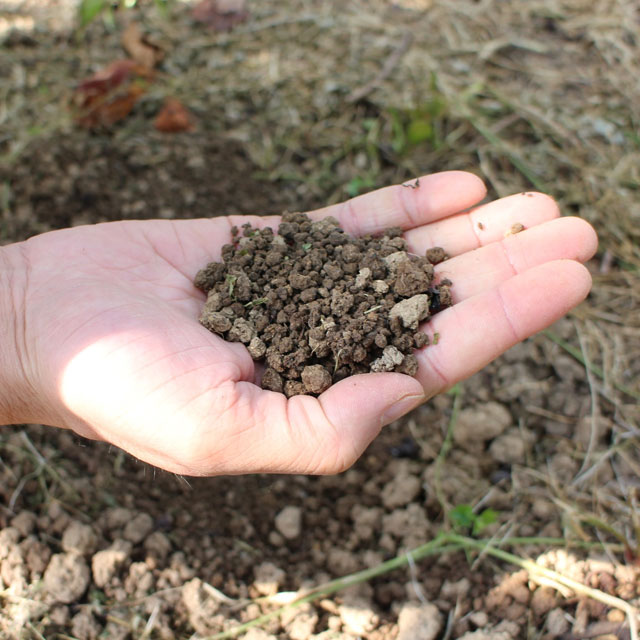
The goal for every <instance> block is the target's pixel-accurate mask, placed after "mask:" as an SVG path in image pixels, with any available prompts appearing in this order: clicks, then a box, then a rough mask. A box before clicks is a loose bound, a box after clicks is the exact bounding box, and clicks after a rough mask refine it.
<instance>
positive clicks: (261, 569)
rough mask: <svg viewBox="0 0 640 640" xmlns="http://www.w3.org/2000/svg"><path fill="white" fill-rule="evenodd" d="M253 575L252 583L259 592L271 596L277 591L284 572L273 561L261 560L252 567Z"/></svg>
mask: <svg viewBox="0 0 640 640" xmlns="http://www.w3.org/2000/svg"><path fill="white" fill-rule="evenodd" d="M254 575H255V580H254V581H253V584H254V586H255V588H256V589H257V590H258V591H259V593H260V594H262V595H263V596H272V595H274V594H276V593H278V587H279V586H280V583H281V582H282V580H283V579H284V577H285V575H286V573H285V572H284V571H283V570H282V569H280V567H277V566H276V565H275V564H273V562H263V563H262V564H259V565H258V566H257V567H256V568H255V569H254Z"/></svg>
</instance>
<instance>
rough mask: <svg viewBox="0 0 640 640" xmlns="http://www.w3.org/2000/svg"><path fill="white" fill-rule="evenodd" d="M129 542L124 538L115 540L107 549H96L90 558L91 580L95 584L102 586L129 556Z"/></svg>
mask: <svg viewBox="0 0 640 640" xmlns="http://www.w3.org/2000/svg"><path fill="white" fill-rule="evenodd" d="M130 553H131V543H130V542H127V541H126V540H116V541H115V542H114V543H113V544H112V545H111V547H110V548H109V549H104V550H103V551H98V553H96V554H94V556H93V558H91V569H92V571H93V581H94V582H95V583H96V586H98V587H100V588H102V587H104V586H105V585H106V584H107V583H109V581H110V580H111V578H113V576H115V574H116V572H117V571H118V569H119V568H120V566H122V565H123V564H124V563H125V562H126V560H127V559H128V558H129V554H130Z"/></svg>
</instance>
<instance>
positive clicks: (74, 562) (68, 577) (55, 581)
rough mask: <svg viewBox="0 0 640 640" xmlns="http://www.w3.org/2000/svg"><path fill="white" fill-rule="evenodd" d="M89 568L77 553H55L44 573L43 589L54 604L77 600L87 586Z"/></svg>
mask: <svg viewBox="0 0 640 640" xmlns="http://www.w3.org/2000/svg"><path fill="white" fill-rule="evenodd" d="M89 580H90V574H89V567H88V566H87V563H86V562H85V560H84V558H83V557H82V556H80V555H78V554H77V553H57V554H55V555H54V556H52V557H51V560H50V562H49V566H48V567H47V569H46V571H45V572H44V578H43V587H44V589H45V591H46V592H47V593H48V594H49V596H50V599H51V600H52V601H54V602H62V603H63V604H70V603H72V602H75V601H76V600H79V599H80V598H81V596H82V595H83V594H84V592H85V591H86V590H87V587H88V586H89Z"/></svg>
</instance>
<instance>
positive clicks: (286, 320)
mask: <svg viewBox="0 0 640 640" xmlns="http://www.w3.org/2000/svg"><path fill="white" fill-rule="evenodd" d="M232 235H233V240H232V242H231V243H230V244H227V245H225V246H224V247H223V249H222V259H223V261H222V262H211V263H210V264H208V265H207V266H206V267H205V268H204V269H202V270H201V271H199V272H198V274H197V276H196V279H195V284H196V286H197V287H198V288H200V289H202V290H203V291H204V292H206V293H207V301H206V303H205V305H204V308H203V310H202V314H201V316H200V322H201V323H202V324H203V325H204V326H205V327H206V328H207V329H209V330H210V331H212V332H214V333H217V334H219V335H221V336H223V337H224V338H225V339H227V340H230V341H233V342H242V343H243V344H245V345H246V346H247V349H248V350H249V353H250V354H251V357H252V358H253V359H254V360H264V361H265V364H266V368H265V370H264V373H263V375H262V387H263V388H265V389H270V390H272V391H278V392H284V393H285V395H286V396H287V397H291V396H294V395H299V394H314V395H317V394H319V393H322V392H323V391H325V390H326V389H328V388H329V387H330V386H331V385H332V384H333V383H335V382H337V381H339V380H341V379H343V378H345V377H347V376H350V375H354V374H358V373H368V372H381V371H397V372H400V373H406V374H408V375H415V374H416V372H417V370H418V361H417V358H416V356H415V355H414V353H413V351H414V349H420V348H422V347H424V346H425V345H426V344H427V343H428V341H429V338H428V337H427V335H426V334H425V333H423V332H421V331H420V330H419V328H418V325H419V323H420V322H422V321H425V320H427V319H428V318H429V317H430V316H431V314H432V313H434V312H437V311H438V310H440V309H441V308H444V307H446V306H449V305H450V304H451V293H450V284H451V283H450V282H449V281H448V280H444V281H443V282H441V283H439V284H436V283H435V280H434V269H433V264H434V263H435V264H437V263H438V262H440V261H442V260H443V259H444V257H445V254H444V251H443V250H442V249H441V248H438V247H436V248H433V249H430V250H428V251H427V253H426V255H425V256H417V255H413V254H411V253H409V252H408V250H407V244H406V242H405V240H404V239H403V238H402V230H401V229H399V228H393V229H388V230H387V231H385V232H383V233H382V234H381V235H380V236H370V235H367V236H363V237H359V238H356V237H352V236H350V235H349V234H347V233H345V231H344V230H343V229H342V228H341V227H340V225H339V223H338V221H337V220H336V219H335V218H333V217H326V218H323V219H321V220H318V221H315V222H314V221H312V220H311V219H310V218H309V216H307V215H306V214H304V213H285V214H284V215H283V216H282V222H281V224H280V226H279V228H278V231H277V233H274V231H273V229H271V228H270V227H266V228H263V229H255V228H253V227H252V226H251V224H249V223H247V224H245V225H243V227H242V233H240V230H239V229H238V228H237V227H234V228H233V230H232Z"/></svg>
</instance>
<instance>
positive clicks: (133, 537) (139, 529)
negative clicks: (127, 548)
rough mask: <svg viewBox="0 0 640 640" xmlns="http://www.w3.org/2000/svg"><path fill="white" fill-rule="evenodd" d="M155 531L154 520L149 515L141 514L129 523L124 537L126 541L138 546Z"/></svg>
mask: <svg viewBox="0 0 640 640" xmlns="http://www.w3.org/2000/svg"><path fill="white" fill-rule="evenodd" d="M152 529H153V519H152V518H151V516H150V515H149V514H148V513H139V514H138V515H137V516H136V517H135V518H133V520H131V521H130V522H128V523H127V525H126V527H125V528H124V532H123V534H122V537H123V538H124V539H125V540H129V541H130V542H133V544H138V542H142V541H143V540H144V539H145V538H146V537H147V536H148V535H149V534H150V533H151V530H152Z"/></svg>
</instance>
